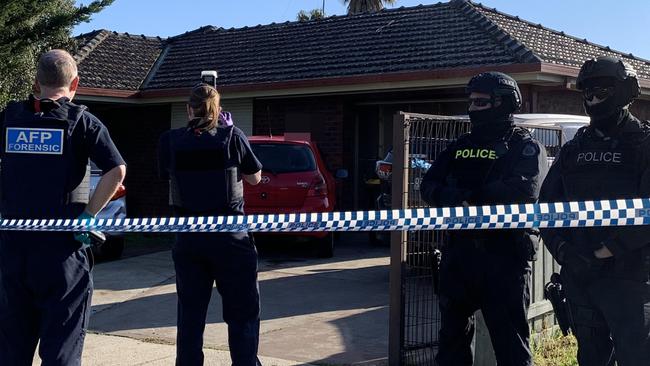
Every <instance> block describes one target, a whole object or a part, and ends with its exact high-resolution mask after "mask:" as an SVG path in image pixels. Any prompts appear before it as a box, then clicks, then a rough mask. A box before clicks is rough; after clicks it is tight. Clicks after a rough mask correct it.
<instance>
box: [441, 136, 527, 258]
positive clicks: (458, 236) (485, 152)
mask: <svg viewBox="0 0 650 366" xmlns="http://www.w3.org/2000/svg"><path fill="white" fill-rule="evenodd" d="M531 140H532V137H531V136H530V133H529V132H528V130H526V129H523V128H521V127H514V128H513V129H512V130H511V131H510V132H508V133H506V134H505V135H504V136H503V137H502V138H501V139H498V140H494V141H487V142H480V143H477V142H473V141H472V140H471V135H469V134H468V135H463V136H461V137H460V138H459V139H458V141H457V142H456V144H455V146H454V148H453V149H452V151H451V160H452V161H451V162H450V163H449V164H450V173H449V175H448V178H447V179H448V183H451V184H455V185H456V186H457V187H458V188H461V189H466V190H470V191H472V190H476V189H480V188H481V187H482V186H484V185H486V184H488V183H490V182H493V181H495V180H498V179H501V178H502V177H503V176H504V175H505V174H507V173H508V172H509V171H510V170H512V169H513V165H514V164H515V163H516V161H517V159H519V157H520V156H521V154H520V153H519V152H520V151H519V150H520V149H521V146H523V145H524V144H525V143H526V142H528V141H531ZM513 149H517V151H514V153H509V152H511V150H513ZM450 180H451V181H450ZM473 204H479V205H480V204H484V202H473ZM450 238H451V239H452V240H454V241H455V242H456V243H463V244H461V245H475V246H478V247H481V248H483V249H484V250H489V251H492V252H502V253H507V252H509V253H511V254H512V255H513V256H515V257H517V258H521V259H522V260H526V261H534V260H535V259H536V258H537V256H536V253H537V249H538V247H539V232H538V231H537V230H532V229H526V230H480V231H474V230H470V231H467V232H463V231H458V232H450ZM509 243H510V244H511V245H508V244H509ZM456 246H459V245H458V244H456ZM459 247H460V248H462V246H459ZM461 250H465V249H461Z"/></svg>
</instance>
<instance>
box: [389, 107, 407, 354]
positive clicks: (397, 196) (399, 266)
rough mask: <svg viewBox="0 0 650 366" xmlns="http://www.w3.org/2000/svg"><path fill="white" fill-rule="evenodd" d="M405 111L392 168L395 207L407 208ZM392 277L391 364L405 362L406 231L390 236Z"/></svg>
mask: <svg viewBox="0 0 650 366" xmlns="http://www.w3.org/2000/svg"><path fill="white" fill-rule="evenodd" d="M406 120H408V116H407V115H405V114H404V113H401V112H400V113H399V114H395V116H394V117H393V171H392V176H391V180H392V192H391V194H392V202H391V205H392V209H393V210H398V209H402V208H406V204H407V199H408V192H407V190H406V187H408V169H407V167H408V164H407V161H408V152H409V127H410V126H409V125H408V124H407V123H406ZM390 239H391V240H390V280H389V295H390V302H389V320H388V323H389V324H388V364H389V365H390V366H399V365H401V364H402V342H403V340H404V316H403V315H404V297H403V293H402V282H403V274H404V264H405V261H406V245H405V242H406V232H405V231H393V232H391V237H390Z"/></svg>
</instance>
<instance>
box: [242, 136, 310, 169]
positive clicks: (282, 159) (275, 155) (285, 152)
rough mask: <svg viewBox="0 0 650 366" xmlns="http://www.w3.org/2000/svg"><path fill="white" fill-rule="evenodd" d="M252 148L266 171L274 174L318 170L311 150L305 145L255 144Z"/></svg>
mask: <svg viewBox="0 0 650 366" xmlns="http://www.w3.org/2000/svg"><path fill="white" fill-rule="evenodd" d="M251 148H252V149H253V152H254V153H255V156H257V158H258V159H259V160H260V162H261V163H262V166H263V168H262V169H263V170H264V171H268V172H271V173H273V174H278V173H297V172H307V171H314V170H316V161H315V160H314V154H313V153H312V152H311V149H310V148H309V147H308V146H305V145H292V144H269V143H253V144H251Z"/></svg>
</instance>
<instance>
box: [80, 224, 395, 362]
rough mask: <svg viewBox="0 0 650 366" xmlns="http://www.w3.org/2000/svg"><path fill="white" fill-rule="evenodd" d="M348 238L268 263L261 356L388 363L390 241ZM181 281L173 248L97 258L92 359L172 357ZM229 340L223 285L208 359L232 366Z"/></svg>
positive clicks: (211, 317) (264, 266)
mask: <svg viewBox="0 0 650 366" xmlns="http://www.w3.org/2000/svg"><path fill="white" fill-rule="evenodd" d="M362 238H363V237H362ZM344 244H345V245H344V246H340V247H339V248H338V249H337V250H338V252H337V256H336V257H335V258H333V259H329V260H317V259H311V258H304V257H303V258H296V257H291V256H290V255H289V256H288V257H286V258H277V256H272V257H270V258H264V257H263V258H262V260H261V261H260V274H259V280H260V292H261V298H262V324H261V334H260V352H259V354H260V357H261V358H264V359H263V362H264V364H265V365H295V364H306V363H309V364H321V365H351V364H363V365H384V364H386V358H387V355H388V263H389V258H388V257H387V255H388V249H387V248H379V249H378V248H371V247H369V246H368V244H366V243H365V242H359V243H356V242H354V241H352V242H349V241H348V242H345V243H344ZM174 280H175V277H174V270H173V263H172V260H171V254H170V252H169V251H165V252H158V253H154V254H149V255H143V256H139V257H133V258H127V259H124V260H120V261H116V262H110V263H102V264H99V265H97V266H96V268H95V294H94V297H93V315H92V317H91V324H90V329H91V332H92V333H94V334H91V335H90V336H89V338H88V340H87V342H86V347H85V351H84V365H90V366H94V365H173V363H174V354H175V347H174V343H175V337H176V328H175V325H176V293H175V285H174ZM227 344H228V343H227V329H226V325H225V323H223V321H222V318H221V301H220V297H219V294H218V293H217V291H216V289H215V290H214V291H213V298H212V302H211V304H210V310H209V313H208V319H207V327H206V331H205V340H204V346H205V347H206V364H210V365H222V364H223V365H229V364H230V361H229V357H228V352H227V349H228V346H227ZM208 359H209V360H210V361H209V362H210V363H208V361H207V360H208Z"/></svg>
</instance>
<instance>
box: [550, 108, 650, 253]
mask: <svg viewBox="0 0 650 366" xmlns="http://www.w3.org/2000/svg"><path fill="white" fill-rule="evenodd" d="M621 126H622V127H621V131H620V132H619V133H618V134H617V135H615V136H613V137H605V136H603V135H602V134H599V133H598V131H597V130H595V129H593V128H582V129H581V130H579V131H578V133H577V134H576V137H575V138H574V139H573V140H571V141H570V142H568V143H567V144H566V145H565V147H564V148H563V149H562V153H561V154H562V159H561V161H560V162H559V163H560V164H561V166H559V168H560V170H559V172H560V176H561V181H562V186H563V189H564V195H565V197H566V198H567V199H568V200H572V201H573V200H577V201H583V200H602V199H625V198H639V197H646V196H647V194H648V191H649V190H650V188H649V187H643V186H642V185H643V184H642V178H643V174H644V173H647V169H648V168H647V167H648V164H650V127H649V126H648V125H647V124H646V123H642V122H640V121H639V120H637V119H636V118H634V117H632V116H631V115H628V116H627V117H626V119H625V121H624V122H623V123H622V124H621ZM640 229H641V230H642V228H639V227H617V228H611V227H595V228H576V229H574V230H571V231H570V232H568V234H569V235H570V236H571V238H570V241H571V242H573V243H576V244H578V245H581V246H586V247H587V248H591V249H597V248H599V247H600V245H599V243H600V242H601V241H603V240H604V239H606V238H608V237H609V235H608V234H610V233H611V232H612V230H615V231H617V232H618V233H620V234H624V233H625V232H628V231H629V232H634V231H638V230H640ZM621 237H625V235H622V236H621ZM646 239H647V238H646ZM591 249H590V250H591Z"/></svg>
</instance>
